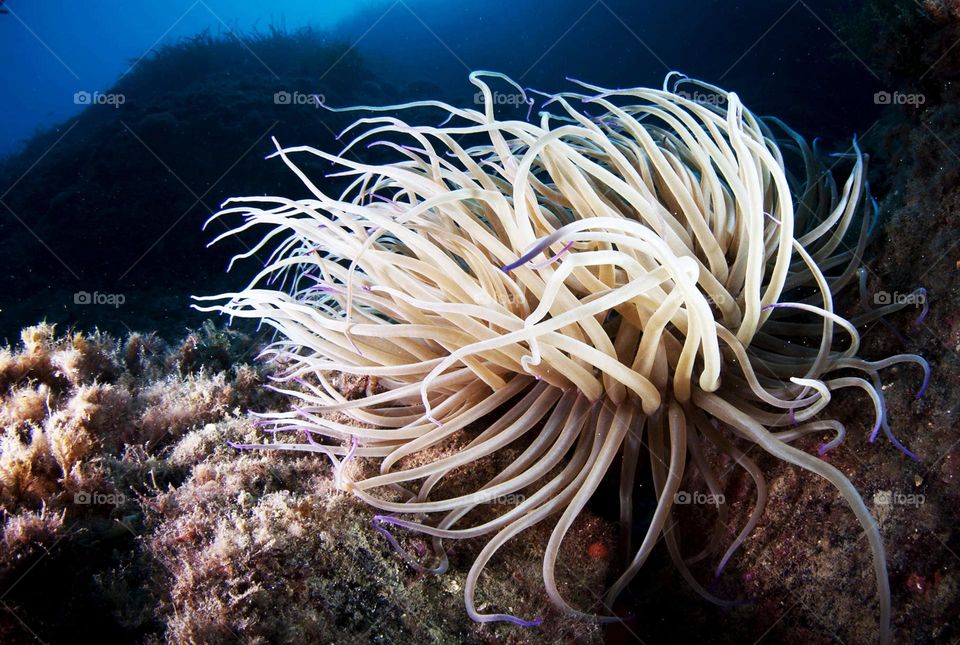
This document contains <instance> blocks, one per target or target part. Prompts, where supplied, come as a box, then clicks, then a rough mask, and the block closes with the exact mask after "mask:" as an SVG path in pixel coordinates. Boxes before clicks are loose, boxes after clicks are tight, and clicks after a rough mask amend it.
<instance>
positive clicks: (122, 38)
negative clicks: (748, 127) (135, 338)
mask: <svg viewBox="0 0 960 645" xmlns="http://www.w3.org/2000/svg"><path fill="white" fill-rule="evenodd" d="M4 7H5V9H6V13H4V14H0V56H2V60H4V61H5V62H6V65H5V66H4V72H3V75H4V83H2V84H0V105H2V106H3V119H0V155H4V156H6V157H7V159H6V161H5V162H4V163H3V165H2V166H0V247H2V249H0V250H2V251H3V255H4V258H5V259H4V262H3V265H2V267H0V268H2V269H3V277H4V281H5V283H6V285H7V288H5V289H4V290H3V291H2V293H0V340H2V339H4V338H6V339H8V340H14V339H15V338H16V334H17V332H18V330H19V329H20V328H21V327H22V326H24V325H27V324H32V323H35V322H37V321H38V320H39V319H41V318H47V319H48V320H51V321H55V322H58V323H60V324H61V325H76V326H78V327H81V328H90V327H92V326H99V327H100V328H103V329H107V330H110V331H112V332H114V333H118V334H123V333H125V332H126V331H127V330H128V329H138V330H159V331H161V332H162V333H164V334H166V335H170V336H176V335H178V334H180V333H182V331H183V329H184V327H185V326H189V325H192V326H196V325H198V324H199V323H200V322H201V318H200V316H199V314H195V313H193V312H191V311H189V309H188V304H189V300H188V296H189V294H190V293H198V292H205V291H206V292H215V291H216V290H217V286H216V285H217V281H218V280H222V279H223V278H222V274H223V269H224V267H225V261H226V258H227V256H228V255H229V253H228V251H229V250H230V249H225V250H222V251H214V252H205V251H204V249H203V246H204V244H205V243H206V242H207V241H209V235H207V234H205V233H203V232H202V231H201V230H200V226H201V223H202V222H203V220H204V219H205V218H206V217H207V216H208V215H209V214H210V213H211V212H212V211H214V210H216V207H217V205H218V204H219V203H220V202H222V201H223V199H225V198H226V197H229V196H231V195H234V194H257V193H263V192H267V191H269V190H271V189H273V188H277V187H287V188H289V187H290V186H291V185H292V184H290V183H289V177H287V176H286V173H285V171H284V170H283V169H282V168H279V167H278V166H277V165H276V164H273V165H271V164H268V163H267V162H263V161H262V158H263V156H264V155H265V154H267V153H269V152H270V150H271V143H270V137H271V136H278V138H280V139H281V140H282V142H283V143H284V144H286V145H295V144H309V145H314V146H316V147H331V145H332V143H333V142H332V138H331V134H330V131H331V130H332V129H333V128H332V126H333V125H335V124H337V123H335V122H336V119H333V118H332V117H331V120H330V122H329V124H328V123H327V122H324V121H322V120H321V119H319V117H317V116H316V114H309V115H308V114H307V111H309V109H310V108H309V107H307V108H306V109H305V110H302V111H300V112H294V111H293V110H287V111H286V112H278V113H274V112H273V108H274V107H275V106H274V105H271V104H272V103H273V102H274V101H273V99H274V93H275V92H277V91H289V92H290V93H291V94H292V95H293V96H296V95H298V93H299V94H300V95H303V96H306V95H309V94H310V93H313V92H322V93H323V94H324V96H325V98H326V100H327V102H328V103H330V104H339V105H349V104H357V103H372V104H377V103H379V104H383V103H394V102H397V101H400V100H404V99H406V98H412V97H420V98H422V97H427V96H431V97H433V96H436V97H439V98H444V99H445V100H448V101H451V102H454V103H457V102H459V103H461V104H470V102H471V100H472V94H473V93H474V91H475V88H474V87H473V86H471V85H470V84H469V82H468V80H467V74H468V72H469V71H470V70H474V69H488V70H495V71H499V72H504V73H506V74H508V75H510V76H512V77H513V78H515V79H517V81H518V82H520V83H522V84H523V85H524V86H527V87H532V88H539V89H543V90H546V91H557V90H560V89H563V88H565V87H567V84H566V81H565V80H564V79H565V78H567V77H574V78H579V79H583V80H585V81H588V82H591V83H596V84H599V85H604V86H609V87H626V86H654V87H658V86H659V85H660V84H661V82H662V79H663V77H664V75H665V74H666V73H667V72H668V71H670V70H679V71H682V72H684V73H686V74H688V75H690V76H694V77H698V78H701V79H703V80H706V81H709V82H711V83H715V84H718V85H721V86H723V87H725V88H727V89H732V90H735V91H737V92H738V93H739V94H740V95H741V97H742V99H743V100H744V102H745V103H746V104H747V105H748V106H749V107H750V108H751V109H753V110H754V111H755V112H757V113H761V114H776V115H777V116H780V117H782V118H783V119H785V120H786V121H787V122H788V123H790V124H791V125H792V126H793V127H794V128H795V129H797V130H798V131H800V132H801V133H802V134H804V135H805V136H807V137H810V138H812V137H814V136H821V137H825V140H826V141H835V142H838V143H837V145H842V144H843V142H845V141H847V142H848V141H849V138H850V137H851V136H852V135H853V134H854V133H858V132H859V133H863V132H864V131H865V130H867V129H869V128H870V127H871V124H872V123H873V122H874V121H875V119H876V117H877V114H878V112H879V110H880V108H881V107H882V106H879V105H877V104H876V102H875V101H874V95H875V93H876V92H877V91H881V90H883V89H885V88H884V87H883V84H882V83H881V82H880V80H879V75H878V74H877V73H876V71H874V70H873V69H871V67H870V65H869V64H868V63H866V62H864V61H863V60H862V59H861V58H860V57H859V56H858V54H857V53H856V52H855V51H854V50H853V48H852V47H851V45H850V44H849V43H848V42H847V40H846V38H845V37H844V36H843V35H841V34H840V33H838V29H839V28H838V26H837V25H838V23H839V19H838V17H837V14H838V12H841V10H844V9H849V6H847V5H846V4H845V3H836V2H826V1H824V0H810V1H804V2H795V1H789V0H783V1H780V0H777V1H773V2H760V1H755V2H721V1H718V0H696V1H692V2H665V1H658V2H654V1H651V0H642V1H640V0H633V1H631V0H597V1H592V0H577V1H573V0H559V1H553V2H538V1H533V0H477V1H466V2H460V3H452V2H443V1H439V0H371V1H369V2H339V1H337V2H334V1H327V0H319V1H318V0H286V1H281V2H269V3H267V2H247V1H228V0H196V1H193V0H179V1H172V2H164V3H153V2H139V1H124V2H120V1H119V0H103V1H101V2H97V3H86V4H78V3H64V2H53V1H45V2H26V1H18V0H8V2H6V3H5V5H4ZM304 28H312V29H314V30H317V32H318V33H319V34H322V36H321V38H322V39H323V41H324V42H325V43H333V44H335V45H336V46H337V47H339V49H337V50H336V52H337V53H336V54H335V55H333V56H325V55H323V54H322V52H318V51H317V50H313V49H309V50H308V49H305V48H299V49H297V48H296V47H293V48H289V49H283V48H282V47H280V46H277V47H275V48H274V49H276V51H269V49H270V47H269V44H264V43H263V42H262V41H261V44H260V45H256V44H250V45H247V44H240V40H241V39H244V40H246V39H249V38H250V37H252V36H256V35H259V36H260V37H261V38H262V37H264V36H265V35H269V34H284V33H285V34H292V33H296V32H297V31H298V30H301V29H304ZM202 33H205V34H207V35H208V36H209V37H210V40H211V41H216V42H219V43H221V44H222V43H227V45H226V46H225V47H227V51H225V52H222V53H221V55H220V56H219V58H217V57H216V56H214V55H211V54H209V51H207V50H209V49H211V48H209V47H208V48H207V49H206V50H204V49H203V48H197V49H196V50H195V51H194V53H190V52H189V51H181V52H180V54H181V55H179V57H174V56H167V57H166V59H164V61H162V64H161V62H156V64H154V65H153V66H152V67H151V61H154V59H156V58H159V57H158V52H162V51H164V47H166V46H176V45H177V44H178V43H183V42H184V39H191V38H194V39H196V37H197V34H202ZM231 44H232V47H233V48H232V49H229V47H230V46H231ZM201 51H206V52H207V53H206V54H203V53H197V52H201ZM191 56H193V58H191ZM324 118H325V117H324ZM337 125H339V124H337ZM236 283H237V280H232V281H229V284H232V285H233V286H236ZM208 285H209V288H206V287H207V286H208ZM78 294H80V295H78ZM83 294H90V297H89V300H86V299H85V298H86V296H84V295H83ZM94 294H96V295H94ZM106 296H111V297H112V299H107V298H106ZM98 298H99V300H98ZM120 301H122V302H120ZM98 303H99V304H98Z"/></svg>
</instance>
